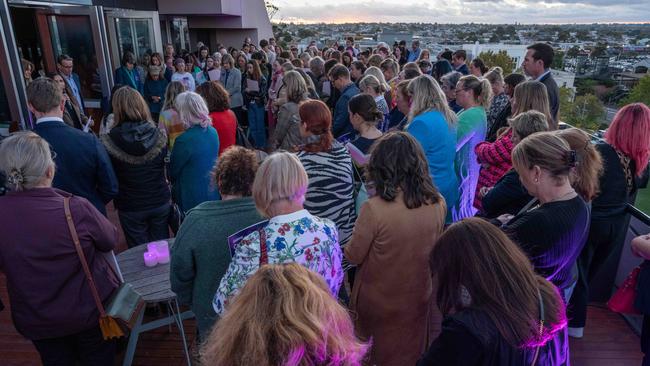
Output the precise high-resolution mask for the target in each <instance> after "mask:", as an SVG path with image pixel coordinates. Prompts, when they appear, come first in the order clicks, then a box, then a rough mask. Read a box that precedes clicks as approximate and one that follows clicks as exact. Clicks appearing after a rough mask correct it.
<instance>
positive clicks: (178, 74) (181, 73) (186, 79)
mask: <svg viewBox="0 0 650 366" xmlns="http://www.w3.org/2000/svg"><path fill="white" fill-rule="evenodd" d="M174 68H175V69H176V71H175V72H174V74H173V75H172V81H179V82H181V83H183V86H184V87H185V90H187V91H191V92H193V91H194V89H196V82H195V81H194V76H193V75H192V74H191V73H190V72H188V69H186V65H185V60H183V59H182V58H180V57H179V58H177V59H176V61H175V62H174Z"/></svg>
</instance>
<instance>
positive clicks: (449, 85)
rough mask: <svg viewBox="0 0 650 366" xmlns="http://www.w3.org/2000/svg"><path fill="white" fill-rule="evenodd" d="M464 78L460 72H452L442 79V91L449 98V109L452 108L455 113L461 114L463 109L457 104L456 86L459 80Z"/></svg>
mask: <svg viewBox="0 0 650 366" xmlns="http://www.w3.org/2000/svg"><path fill="white" fill-rule="evenodd" d="M462 76H463V74H461V73H460V72H458V71H452V72H449V73H447V74H444V75H443V76H442V77H441V78H440V79H441V80H442V90H443V91H444V92H445V96H446V97H447V102H448V103H449V108H451V110H452V111H454V113H458V112H460V111H461V110H462V109H463V107H461V106H460V105H459V104H458V103H456V84H458V80H460V78H461V77H462Z"/></svg>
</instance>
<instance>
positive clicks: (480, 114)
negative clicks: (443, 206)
mask: <svg viewBox="0 0 650 366" xmlns="http://www.w3.org/2000/svg"><path fill="white" fill-rule="evenodd" d="M486 130H487V115H486V113H485V109H484V108H483V107H481V106H476V107H472V108H469V109H467V110H462V111H460V112H459V113H458V134H457V142H456V175H457V176H458V181H459V183H460V184H459V188H460V189H459V191H460V192H459V193H460V198H459V200H458V204H457V205H456V207H454V208H453V209H452V211H453V216H454V221H458V220H460V219H463V218H465V217H470V216H474V215H475V214H476V211H477V210H476V209H475V208H474V206H473V202H474V194H475V191H476V184H477V183H478V176H479V172H480V170H481V165H480V164H479V163H478V161H477V159H476V152H475V151H474V149H475V148H476V145H478V144H479V143H481V142H483V141H485V133H486Z"/></svg>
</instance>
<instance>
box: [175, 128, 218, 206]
mask: <svg viewBox="0 0 650 366" xmlns="http://www.w3.org/2000/svg"><path fill="white" fill-rule="evenodd" d="M218 155H219V136H218V135H217V130H215V129H214V127H212V126H208V127H206V128H203V127H201V126H199V125H194V126H192V127H190V128H188V129H187V130H186V131H185V133H183V134H182V135H180V136H178V137H177V138H176V140H175V141H174V149H173V150H172V155H171V158H170V162H169V176H170V179H171V183H172V197H173V198H174V202H176V203H178V205H179V207H180V208H181V210H182V211H183V212H187V211H189V210H190V209H192V208H194V207H195V206H196V205H198V204H199V203H201V202H205V201H211V200H218V199H219V192H218V191H217V189H216V187H214V185H213V184H212V182H211V179H210V173H211V172H212V169H213V167H214V164H215V163H216V162H217V156H218Z"/></svg>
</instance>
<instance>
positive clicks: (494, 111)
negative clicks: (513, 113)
mask: <svg viewBox="0 0 650 366" xmlns="http://www.w3.org/2000/svg"><path fill="white" fill-rule="evenodd" d="M475 60H476V59H475ZM484 77H485V78H486V79H487V80H488V81H489V82H490V85H491V86H492V101H491V102H490V109H488V111H487V129H488V131H489V130H490V129H491V128H492V126H493V125H494V122H495V121H496V119H497V117H498V116H499V114H500V113H501V112H503V110H504V109H505V108H506V107H507V106H508V102H509V101H510V100H509V99H508V95H507V94H506V92H505V90H504V88H503V86H504V81H503V69H502V68H500V67H499V66H496V67H493V68H491V69H490V70H489V71H488V72H487V73H486V74H485V76H484Z"/></svg>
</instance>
